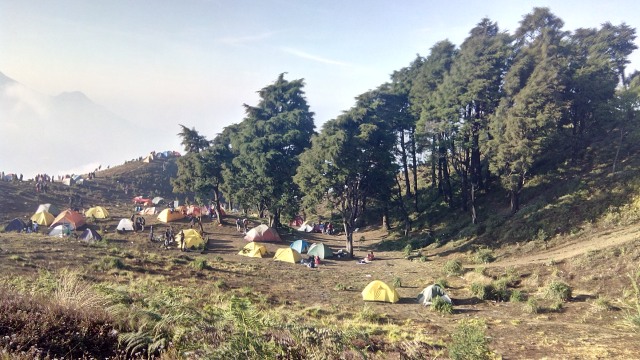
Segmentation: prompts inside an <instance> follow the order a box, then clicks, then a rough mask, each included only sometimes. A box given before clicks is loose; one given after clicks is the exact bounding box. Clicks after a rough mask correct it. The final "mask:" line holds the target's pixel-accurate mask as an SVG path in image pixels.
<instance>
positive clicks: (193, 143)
mask: <svg viewBox="0 0 640 360" xmlns="http://www.w3.org/2000/svg"><path fill="white" fill-rule="evenodd" d="M180 127H181V128H182V131H180V132H179V133H178V136H180V137H181V138H182V141H181V142H180V144H181V145H182V146H184V151H186V152H188V153H198V152H200V151H202V150H204V149H206V148H207V147H208V146H209V141H208V140H207V139H206V138H205V137H204V136H201V135H200V134H199V133H198V132H197V131H196V129H195V128H193V129H189V128H187V127H186V126H184V125H182V124H180Z"/></svg>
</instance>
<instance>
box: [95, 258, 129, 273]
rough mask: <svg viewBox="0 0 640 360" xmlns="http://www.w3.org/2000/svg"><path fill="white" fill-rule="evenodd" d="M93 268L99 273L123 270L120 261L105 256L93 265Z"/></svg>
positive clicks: (122, 264)
mask: <svg viewBox="0 0 640 360" xmlns="http://www.w3.org/2000/svg"><path fill="white" fill-rule="evenodd" d="M94 268H95V269H96V270H99V271H107V270H112V269H124V268H125V265H124V263H123V262H122V259H120V258H118V257H114V256H106V257H104V258H102V259H101V260H99V261H98V262H97V263H96V264H94Z"/></svg>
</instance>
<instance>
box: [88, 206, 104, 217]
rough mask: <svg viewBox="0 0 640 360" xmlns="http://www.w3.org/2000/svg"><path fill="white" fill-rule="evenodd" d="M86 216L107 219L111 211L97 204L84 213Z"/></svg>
mask: <svg viewBox="0 0 640 360" xmlns="http://www.w3.org/2000/svg"><path fill="white" fill-rule="evenodd" d="M84 216H86V217H90V216H93V217H94V218H96V219H106V218H108V217H109V212H108V211H107V209H105V208H103V207H102V206H95V207H92V208H90V209H89V210H87V211H86V212H85V213H84Z"/></svg>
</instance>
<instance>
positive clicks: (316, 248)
mask: <svg viewBox="0 0 640 360" xmlns="http://www.w3.org/2000/svg"><path fill="white" fill-rule="evenodd" d="M307 254H309V255H315V256H317V257H319V258H320V259H326V258H330V257H332V256H333V251H331V249H330V248H329V247H328V246H326V245H325V244H312V245H311V246H310V247H309V250H308V251H307Z"/></svg>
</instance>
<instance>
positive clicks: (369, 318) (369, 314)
mask: <svg viewBox="0 0 640 360" xmlns="http://www.w3.org/2000/svg"><path fill="white" fill-rule="evenodd" d="M356 318H357V319H358V320H361V321H366V322H370V323H378V322H380V320H381V319H382V316H381V315H380V314H378V313H377V312H376V311H375V310H374V309H372V308H371V307H369V306H368V305H365V306H363V307H362V310H360V311H358V313H357V314H356Z"/></svg>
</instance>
